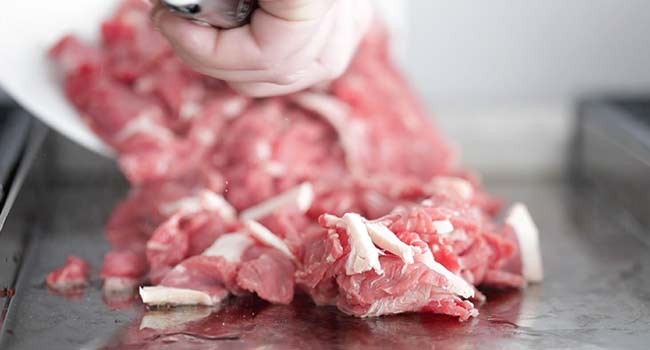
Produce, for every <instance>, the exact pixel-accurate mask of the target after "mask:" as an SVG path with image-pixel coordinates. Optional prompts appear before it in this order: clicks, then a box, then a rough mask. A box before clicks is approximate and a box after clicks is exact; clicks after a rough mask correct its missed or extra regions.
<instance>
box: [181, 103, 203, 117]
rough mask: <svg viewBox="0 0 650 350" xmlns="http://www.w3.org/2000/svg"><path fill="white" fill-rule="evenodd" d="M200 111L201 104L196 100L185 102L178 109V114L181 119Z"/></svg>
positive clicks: (197, 113)
mask: <svg viewBox="0 0 650 350" xmlns="http://www.w3.org/2000/svg"><path fill="white" fill-rule="evenodd" d="M199 113H201V104H199V103H198V102H185V103H183V104H182V105H181V109H180V110H179V111H178V116H179V117H180V118H181V119H183V120H189V119H192V118H194V117H196V116H197V115H199Z"/></svg>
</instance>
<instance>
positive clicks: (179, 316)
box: [140, 307, 218, 330]
mask: <svg viewBox="0 0 650 350" xmlns="http://www.w3.org/2000/svg"><path fill="white" fill-rule="evenodd" d="M217 309H218V308H206V307H196V308H194V307H193V308H180V309H175V310H154V311H147V313H146V314H145V315H144V317H142V321H141V322H140V329H141V330H142V329H155V330H165V329H168V328H172V327H176V326H182V325H184V324H186V323H190V322H195V321H199V320H202V319H204V318H206V317H208V316H210V315H211V314H212V313H213V312H215V311H217Z"/></svg>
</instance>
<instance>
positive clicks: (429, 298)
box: [48, 0, 542, 320]
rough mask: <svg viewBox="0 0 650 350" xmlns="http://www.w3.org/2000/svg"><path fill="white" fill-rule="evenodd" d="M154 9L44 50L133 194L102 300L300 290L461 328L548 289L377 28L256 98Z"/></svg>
mask: <svg viewBox="0 0 650 350" xmlns="http://www.w3.org/2000/svg"><path fill="white" fill-rule="evenodd" d="M148 10H149V5H148V4H146V3H145V2H143V1H139V0H127V1H125V2H124V3H123V4H122V6H121V7H120V8H119V9H118V11H117V13H116V14H115V15H114V16H113V17H112V18H110V19H108V20H107V21H106V22H105V23H104V24H103V25H102V42H101V44H100V45H99V46H90V45H87V44H85V43H83V42H81V41H80V40H78V39H76V38H74V37H73V36H68V37H65V38H63V39H62V40H61V41H60V42H59V43H58V44H57V45H56V46H55V47H54V48H53V49H52V50H51V51H50V56H51V57H52V59H53V60H54V61H55V62H56V63H57V64H58V66H59V69H60V71H61V72H62V74H63V75H64V85H65V92H66V95H67V96H68V98H69V100H70V102H71V103H72V104H74V105H75V106H76V108H77V109H78V110H79V112H80V114H81V115H82V116H83V118H84V120H85V121H86V122H87V123H88V124H89V125H90V127H91V128H92V129H93V130H94V131H95V132H96V133H97V135H98V136H99V137H101V138H102V139H103V140H104V141H105V142H107V143H108V144H109V145H110V146H112V147H113V148H114V149H115V151H116V152H117V153H118V160H119V164H120V166H121V168H122V170H123V172H124V174H125V176H126V177H127V179H128V180H129V181H130V182H131V184H132V185H133V189H132V192H131V194H130V195H129V197H128V198H127V199H126V200H125V201H124V202H123V203H121V204H120V205H119V206H118V207H117V208H116V209H115V211H114V213H113V215H112V217H111V219H110V220H109V223H108V226H107V236H108V240H109V242H110V243H111V245H112V246H113V249H114V250H113V251H111V252H110V253H108V254H107V255H106V257H105V261H104V267H103V269H102V277H103V278H104V288H105V289H106V290H108V291H115V290H119V289H125V290H130V289H133V287H135V286H136V285H138V284H143V283H144V284H148V285H147V286H145V287H142V288H141V289H140V296H141V297H142V299H143V301H144V302H145V303H146V304H149V305H161V304H169V305H187V304H191V305H197V304H198V305H215V304H218V303H220V302H221V301H222V300H223V299H224V298H226V297H227V296H228V295H244V294H250V293H254V294H256V295H257V296H259V297H260V298H262V299H265V300H267V301H270V302H272V303H279V304H287V303H290V302H291V301H292V299H293V297H294V294H295V293H296V292H304V293H306V294H308V295H309V296H310V297H311V298H312V299H313V300H314V301H315V302H316V303H317V304H328V305H336V306H337V307H338V308H339V309H340V310H341V311H343V312H345V313H348V314H351V315H355V316H360V317H369V316H379V315H386V314H394V313H401V312H433V313H441V314H447V315H451V316H454V317H457V318H458V319H460V320H466V319H468V318H470V317H473V316H476V315H477V312H478V310H477V309H476V306H475V303H476V302H481V301H482V300H483V296H482V294H481V293H480V292H479V291H478V290H476V287H477V286H491V287H502V288H504V287H514V288H521V287H523V286H524V285H525V283H526V279H528V280H530V281H539V280H540V279H541V275H542V274H541V259H540V257H539V251H538V238H537V235H538V233H537V229H536V228H535V226H534V224H533V223H532V220H531V219H530V216H529V214H528V212H527V210H526V209H525V207H523V206H517V207H515V209H514V210H513V211H512V213H511V214H509V215H508V217H507V220H506V223H505V224H501V223H499V222H497V221H496V219H495V218H496V216H497V215H498V214H499V213H500V212H501V209H502V206H501V201H499V200H498V199H495V198H494V197H492V196H490V195H489V194H488V193H486V192H485V191H484V190H483V188H482V187H481V184H480V182H479V181H478V180H477V177H476V176H475V175H473V174H472V173H471V172H469V171H467V170H465V169H463V168H461V167H460V166H459V165H458V160H457V157H456V156H455V152H454V150H453V149H452V148H451V147H450V146H449V143H448V142H447V141H446V140H445V138H444V137H443V136H442V135H441V133H440V132H439V130H438V129H437V128H435V127H434V125H433V124H432V122H431V121H430V119H429V117H428V116H427V114H426V112H425V111H424V109H423V108H422V105H421V104H420V103H419V102H418V100H417V98H416V97H415V95H414V94H413V92H412V91H411V89H410V88H409V86H408V84H407V82H406V81H405V80H404V78H403V77H402V75H401V73H400V72H399V71H398V70H397V69H396V67H395V65H394V64H393V63H392V62H391V60H390V52H389V49H388V47H389V45H388V44H389V43H388V35H387V33H386V32H385V31H384V30H383V27H382V26H381V24H379V23H378V24H377V25H376V26H375V27H374V29H372V30H371V31H370V32H369V33H368V35H367V37H366V39H365V41H364V43H363V44H362V45H361V47H360V49H359V52H358V53H357V56H356V58H355V59H354V61H353V62H352V64H351V66H350V67H349V69H348V71H347V72H346V73H345V74H344V75H343V76H342V77H341V78H340V79H338V80H336V81H334V82H332V83H331V84H328V85H327V86H320V87H318V88H314V89H311V90H308V91H303V92H300V93H297V94H293V95H290V96H284V97H276V98H267V99H250V98H247V97H245V96H241V95H239V94H237V93H235V92H234V91H232V90H230V89H229V88H228V87H227V86H226V85H225V84H224V83H223V82H220V81H216V80H213V79H211V78H208V77H205V76H202V75H200V74H198V73H195V72H193V71H191V70H190V69H189V68H188V67H186V66H185V65H184V64H183V63H182V61H181V60H180V59H178V58H177V57H176V56H175V55H174V53H173V50H172V49H171V47H169V45H168V44H167V43H166V42H165V41H164V39H163V38H162V37H161V36H160V35H159V34H158V33H157V32H156V31H155V30H154V29H153V28H152V27H151V25H150V23H149V17H148ZM53 276H55V277H52V279H53V281H54V280H56V276H57V275H56V274H54V275H53ZM48 281H49V279H48Z"/></svg>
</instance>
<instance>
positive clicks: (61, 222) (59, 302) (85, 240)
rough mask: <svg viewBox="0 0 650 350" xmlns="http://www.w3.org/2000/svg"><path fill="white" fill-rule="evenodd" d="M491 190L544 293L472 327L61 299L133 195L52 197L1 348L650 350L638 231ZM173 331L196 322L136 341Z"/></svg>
mask: <svg viewBox="0 0 650 350" xmlns="http://www.w3.org/2000/svg"><path fill="white" fill-rule="evenodd" d="M489 188H490V190H491V191H493V192H496V193H498V194H501V195H503V196H504V197H505V198H506V199H508V200H521V201H523V202H525V203H527V204H528V205H529V207H530V209H531V211H532V213H533V215H534V217H535V219H536V221H537V223H538V226H539V227H540V230H541V232H542V252H543V256H544V268H545V271H546V281H545V282H544V283H543V284H541V285H535V286H531V287H529V288H528V289H527V290H525V291H523V292H517V291H510V292H488V293H487V294H488V298H489V300H488V303H487V304H486V305H484V306H483V307H482V308H481V309H480V312H481V314H480V316H479V317H478V318H477V319H474V320H471V321H468V322H465V323H459V322H458V321H456V320H455V319H451V318H447V317H441V316H436V315H401V316H394V317H382V318H374V319H366V320H362V319H355V318H351V317H347V316H344V315H342V314H340V313H339V312H337V311H336V310H335V309H333V308H329V307H315V306H313V305H312V304H311V303H309V302H308V301H307V300H304V299H300V298H299V299H298V300H297V301H296V302H295V303H294V304H293V305H291V306H273V305H268V304H265V303H263V302H261V301H259V300H257V299H255V298H243V299H232V300H231V301H229V303H227V305H225V306H223V307H222V308H221V310H208V309H181V310H175V311H166V312H165V311H146V310H144V308H143V307H142V306H141V305H139V304H138V303H137V302H134V303H132V304H131V305H126V306H125V305H113V306H109V305H107V304H105V302H103V301H102V293H101V290H100V284H99V281H98V280H96V281H95V282H94V284H93V286H92V287H90V288H88V289H87V290H86V291H85V293H84V294H83V295H78V296H76V298H64V297H62V296H57V295H54V294H52V293H51V292H50V291H48V290H47V289H46V288H44V287H43V280H44V278H45V276H46V275H47V273H48V272H49V271H51V270H52V269H53V268H55V267H57V266H58V265H60V264H62V263H63V262H64V260H65V257H66V256H67V255H69V254H75V255H79V256H82V257H84V258H86V259H88V260H89V261H90V262H91V263H92V265H93V266H94V267H95V268H96V269H98V268H99V267H100V266H101V261H102V255H103V254H104V252H106V250H107V249H108V246H107V244H106V243H105V241H104V238H103V226H104V223H105V221H106V218H107V216H108V215H109V214H110V212H111V210H112V208H113V207H114V205H115V204H116V203H117V201H118V200H119V199H120V198H121V197H123V196H124V194H125V189H123V188H121V189H110V188H97V187H92V186H88V187H80V186H77V187H61V188H58V189H52V190H51V191H49V194H48V198H49V199H48V200H47V201H46V202H43V203H41V205H43V210H44V211H47V218H48V219H47V220H44V221H43V222H42V223H37V224H36V225H32V226H31V227H30V228H29V232H30V233H31V235H32V239H31V243H30V246H29V249H28V253H27V255H26V257H25V259H24V262H23V267H22V269H21V274H20V277H19V280H18V285H17V293H16V296H15V297H14V298H13V300H12V302H11V306H10V309H9V313H8V316H7V319H6V320H5V324H4V332H3V334H1V335H0V348H2V349H7V350H10V349H12V350H13V349H48V350H54V349H140V348H152V349H154V348H155V349H177V348H178V349H248V348H260V347H262V346H264V348H265V349H292V348H295V349H310V350H313V349H371V348H380V347H381V348H390V349H434V348H435V349H523V348H529V349H549V348H553V349H601V348H625V349H647V347H648V343H650V315H649V314H650V308H649V305H648V303H649V301H650V273H649V271H650V254H649V250H648V249H649V248H648V247H647V246H646V245H645V244H644V243H642V241H641V240H639V239H637V238H636V236H635V233H638V230H641V228H640V227H637V226H635V224H634V223H633V222H631V221H626V216H625V215H624V213H620V212H617V211H616V210H613V209H611V208H608V207H607V205H606V203H604V201H603V200H602V198H599V197H598V196H597V195H596V194H593V193H589V192H588V191H587V192H585V193H582V194H579V193H576V192H575V191H573V190H570V189H568V188H567V187H566V186H564V185H560V184H546V183H519V184H513V183H509V184H508V185H499V184H493V185H491V186H489ZM95 272H97V271H95ZM95 276H97V273H95ZM120 307H122V308H120ZM143 317H144V318H146V321H143ZM175 319H176V320H178V319H186V320H192V319H194V320H195V321H193V322H190V323H188V324H187V325H186V326H182V327H180V326H176V327H170V328H168V330H167V331H164V332H161V331H154V330H151V329H148V330H140V329H139V328H140V325H141V323H142V322H145V323H147V322H149V324H151V322H153V323H160V322H172V321H173V320H175Z"/></svg>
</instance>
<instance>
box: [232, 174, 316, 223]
mask: <svg viewBox="0 0 650 350" xmlns="http://www.w3.org/2000/svg"><path fill="white" fill-rule="evenodd" d="M314 196H315V195H314V187H313V186H312V184H311V183H309V182H304V183H302V184H300V185H299V186H297V187H294V188H292V189H290V190H288V191H286V192H284V193H281V194H279V195H277V196H275V197H273V198H271V199H269V200H266V201H264V202H262V203H259V204H257V205H255V206H252V207H250V208H248V209H246V210H244V211H242V212H241V214H240V216H239V217H240V219H241V220H242V221H248V220H259V219H262V218H264V217H266V216H268V215H270V214H271V213H273V212H275V211H276V210H278V209H280V208H282V207H285V206H288V205H294V206H296V207H297V208H298V210H299V211H300V212H301V213H305V212H307V211H308V210H309V208H311V205H312V203H313V201H314Z"/></svg>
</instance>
